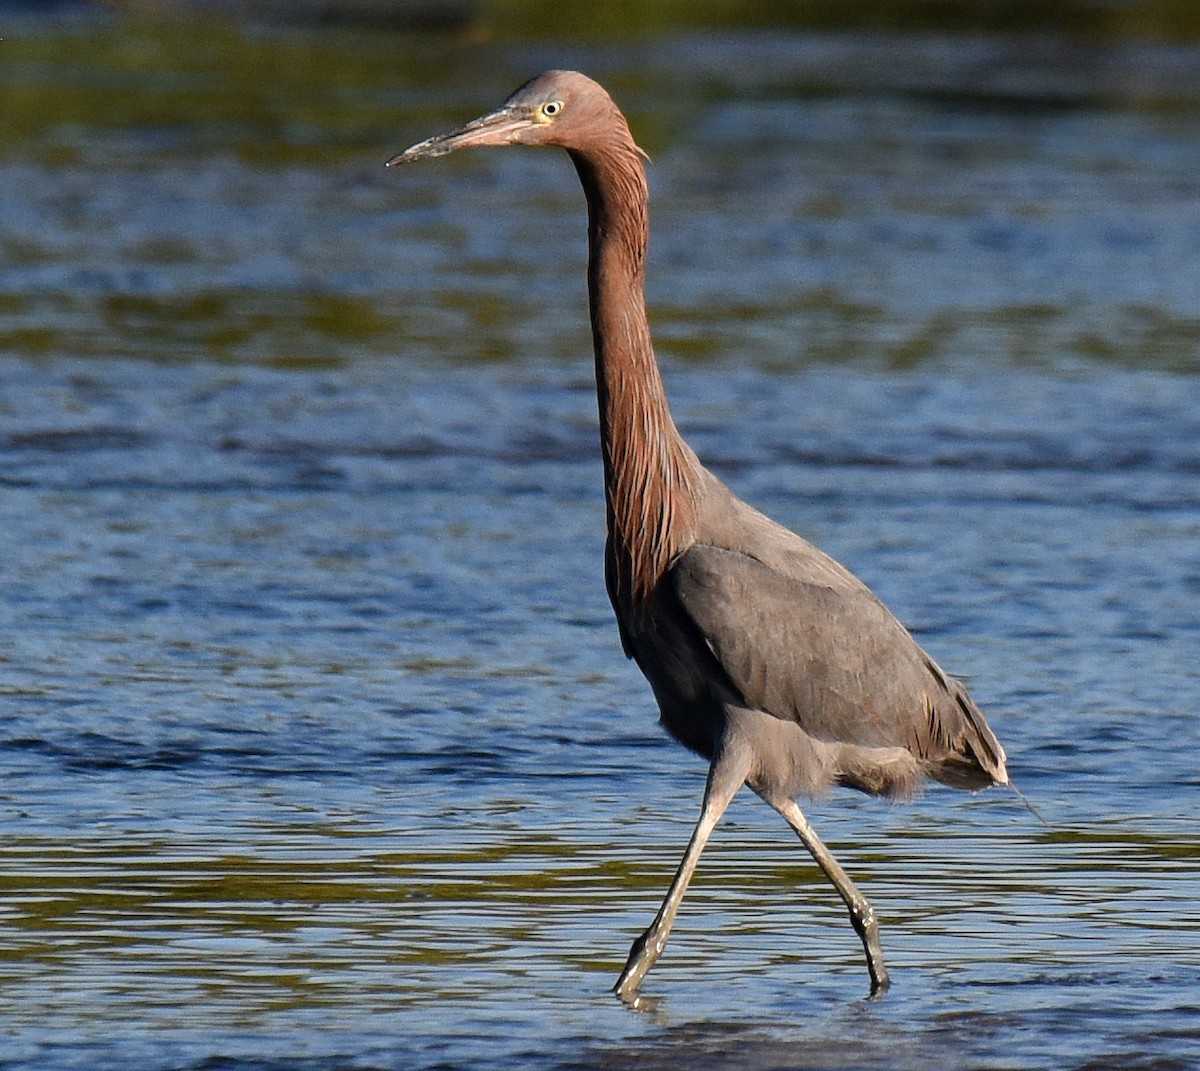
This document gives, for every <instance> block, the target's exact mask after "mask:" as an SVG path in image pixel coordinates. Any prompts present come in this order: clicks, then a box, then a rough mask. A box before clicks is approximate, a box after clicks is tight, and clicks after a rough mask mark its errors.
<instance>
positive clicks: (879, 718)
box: [670, 544, 1006, 781]
mask: <svg viewBox="0 0 1200 1071" xmlns="http://www.w3.org/2000/svg"><path fill="white" fill-rule="evenodd" d="M811 553H813V554H820V552H819V551H817V550H816V549H815V548H811ZM670 579H671V583H672V586H673V589H674V592H675V594H676V596H677V598H678V600H679V604H680V606H681V607H682V609H683V611H684V613H685V614H686V615H687V616H688V617H689V618H690V619H691V621H692V623H693V624H694V625H695V627H696V628H697V629H698V630H699V632H700V634H701V635H702V636H703V638H704V640H705V642H706V643H707V645H708V647H709V649H710V650H711V652H712V654H713V655H714V657H715V658H716V660H717V662H718V663H719V664H720V666H721V669H722V670H723V671H724V674H725V676H726V678H727V680H728V683H729V684H730V685H731V686H732V688H733V689H734V690H735V692H736V693H737V694H738V695H739V696H740V697H741V700H742V702H743V703H744V704H745V705H746V706H749V707H753V708H755V709H758V710H763V711H766V712H767V713H769V714H773V715H774V716H775V717H777V718H782V719H785V720H793V721H795V722H797V723H798V724H799V725H800V727H801V728H802V729H804V731H805V732H806V733H808V734H809V735H810V736H813V737H816V738H817V739H819V740H824V741H827V742H831V743H832V742H836V743H845V744H855V745H858V746H861V747H903V748H907V749H908V750H909V751H911V752H912V753H913V754H914V755H916V756H918V757H919V758H922V759H926V760H929V761H930V762H931V763H933V764H934V765H935V766H936V765H938V764H942V763H947V762H948V763H949V764H950V767H951V769H948V770H947V771H946V773H947V774H952V773H953V768H957V767H960V766H962V764H963V762H964V760H965V761H966V762H967V763H968V764H969V765H970V766H972V767H975V766H978V768H979V769H980V770H982V772H984V773H986V774H987V775H988V781H990V780H991V779H992V776H993V775H997V776H995V779H996V780H1000V781H1003V780H1004V779H1005V776H1006V775H1004V773H1003V770H1004V751H1003V749H1002V748H1001V747H1000V744H999V742H998V741H997V740H996V738H995V737H994V736H993V735H992V732H991V730H990V729H989V728H988V726H987V722H986V721H985V720H984V718H983V715H982V714H981V713H980V712H979V710H978V708H977V707H976V706H975V704H974V703H973V702H972V701H971V699H970V698H969V697H968V696H967V693H966V690H965V689H964V688H963V687H962V685H961V684H959V683H958V682H957V681H955V680H953V679H952V678H950V677H947V676H946V675H945V674H944V673H943V672H942V671H941V670H940V669H939V668H938V666H937V665H936V664H935V663H934V662H933V661H932V659H930V658H929V656H928V655H927V654H926V653H925V652H924V651H923V650H921V648H920V647H919V646H918V645H917V643H916V641H915V640H913V638H912V637H911V636H910V635H909V634H908V632H907V630H906V629H905V628H904V626H903V625H901V624H900V623H899V622H898V621H897V620H896V619H895V618H894V617H893V616H892V615H891V613H890V612H889V611H888V609H887V608H886V607H885V606H884V605H883V603H881V602H880V601H879V600H878V599H877V598H876V597H875V596H874V595H873V594H872V593H871V592H870V591H869V590H868V589H867V588H866V587H865V586H863V585H862V584H860V583H859V582H858V581H856V580H853V578H850V577H849V576H848V575H847V577H846V580H845V581H838V582H830V583H821V582H813V581H807V580H802V579H797V578H795V577H792V576H788V575H785V574H783V573H781V572H779V571H778V570H776V569H773V568H770V567H769V566H767V565H764V564H763V563H762V562H761V561H759V560H758V559H756V558H754V557H751V556H749V555H747V554H742V553H738V552H735V551H730V550H724V549H721V548H719V547H714V546H708V545H704V544H698V545H695V546H693V547H691V548H690V549H689V550H687V551H685V552H684V553H683V554H682V555H681V556H680V557H679V558H678V559H677V560H676V562H675V563H674V565H673V567H672V569H671V573H670ZM960 772H961V773H963V774H966V773H967V771H965V770H962V771H960ZM935 776H936V774H935Z"/></svg>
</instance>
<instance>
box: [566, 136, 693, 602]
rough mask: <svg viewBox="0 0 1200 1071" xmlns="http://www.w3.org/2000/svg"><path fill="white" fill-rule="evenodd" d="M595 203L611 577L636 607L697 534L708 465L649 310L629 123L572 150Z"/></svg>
mask: <svg viewBox="0 0 1200 1071" xmlns="http://www.w3.org/2000/svg"><path fill="white" fill-rule="evenodd" d="M571 158H572V160H573V161H574V162H575V167H576V170H577V171H578V172H579V179H580V182H581V183H582V184H583V189H584V193H585V194H586V195H587V203H588V297H589V307H590V310H591V319H592V341H593V344H594V346H595V351H596V392H597V398H598V400H599V408H600V445H601V452H602V454H603V458H604V483H605V492H606V497H607V505H608V585H609V595H610V596H611V598H612V600H613V603H614V605H615V606H616V607H617V609H618V611H620V610H622V609H625V610H636V609H637V608H638V607H639V606H640V605H642V604H643V603H644V602H645V600H646V599H647V598H648V596H649V595H650V594H651V592H652V591H653V589H654V586H655V585H656V584H657V582H658V580H659V579H660V578H661V576H662V574H663V572H664V571H665V570H666V568H667V565H668V564H669V562H670V561H671V559H672V558H673V557H674V556H675V555H676V554H677V553H678V552H679V551H680V550H681V549H683V547H684V546H686V544H687V543H688V542H689V541H690V539H691V533H692V530H693V526H694V522H695V514H696V500H697V495H698V493H699V488H700V475H701V471H702V470H701V468H700V463H699V461H698V460H697V459H696V455H695V454H694V453H693V452H692V450H691V449H690V448H689V447H688V445H687V444H686V443H685V442H684V441H683V438H682V437H681V436H680V434H679V431H678V430H677V429H676V427H675V422H674V421H673V420H672V419H671V412H670V409H669V408H668V406H667V397H666V393H665V391H664V390H663V382H662V376H661V375H660V373H659V369H658V364H657V362H656V361H655V359H654V347H653V345H652V343H651V341H650V325H649V322H648V321H647V318H646V299H645V267H646V248H647V244H648V240H649V220H648V213H647V200H648V191H647V186H646V172H645V169H644V168H643V167H642V162H641V160H640V159H639V156H638V149H637V147H636V146H635V144H634V142H633V138H632V137H631V136H630V135H629V133H628V130H624V131H622V132H620V136H617V137H614V138H613V139H612V140H611V141H608V142H605V143H604V144H602V145H599V146H597V147H594V148H590V149H587V150H578V149H577V150H572V151H571Z"/></svg>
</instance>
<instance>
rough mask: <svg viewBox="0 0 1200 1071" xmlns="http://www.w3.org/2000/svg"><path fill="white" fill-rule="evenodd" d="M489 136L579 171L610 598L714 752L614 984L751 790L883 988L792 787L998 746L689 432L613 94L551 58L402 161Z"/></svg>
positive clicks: (851, 897)
mask: <svg viewBox="0 0 1200 1071" xmlns="http://www.w3.org/2000/svg"><path fill="white" fill-rule="evenodd" d="M483 145H557V146H558V147H559V148H562V149H565V150H566V151H567V152H568V154H570V157H571V159H572V160H573V161H574V163H575V168H576V170H577V171H578V173H579V180H580V182H581V183H582V184H583V191H584V194H585V195H586V197H587V206H588V294H589V307H590V310H591V320H592V339H593V343H594V347H595V355H596V392H597V395H598V398H599V409H600V449H601V453H602V455H603V459H604V490H605V495H606V500H607V516H608V543H607V548H606V551H605V560H604V569H605V579H606V581H607V586H608V594H609V598H610V599H611V600H612V605H613V609H614V610H615V611H616V615H617V626H618V628H619V629H620V633H621V643H622V645H623V646H624V649H625V653H626V655H628V656H629V657H630V658H633V659H634V660H635V661H636V662H637V664H638V666H639V668H640V669H641V671H642V672H643V673H644V674H645V675H646V679H647V680H649V682H650V686H651V688H652V689H653V690H654V695H655V698H656V699H657V700H658V705H659V708H660V710H661V716H662V723H663V725H664V726H665V727H666V729H667V731H668V732H669V733H670V734H671V735H672V736H673V737H675V739H676V740H678V741H679V742H680V743H681V744H683V745H684V746H685V747H688V748H690V749H691V750H692V751H695V752H697V753H698V754H700V755H701V756H703V757H704V758H705V759H707V760H708V762H709V770H708V782H707V786H706V788H705V790H704V801H703V804H702V806H701V811H700V820H699V822H698V823H697V824H696V829H695V832H694V833H693V834H692V838H691V841H690V842H689V843H688V847H687V851H686V852H685V854H684V857H683V861H682V862H681V863H680V865H679V870H678V872H677V873H676V875H675V879H674V881H672V883H671V887H670V889H669V891H668V892H667V897H666V899H665V900H664V901H663V904H662V907H661V908H660V909H659V912H658V914H657V915H656V916H655V918H654V921H653V922H652V923H651V924H650V927H649V929H647V930H646V932H645V933H643V934H642V935H641V936H640V937H639V938H638V939H637V940H636V941H635V942H634V943H633V948H632V949H631V951H630V953H629V960H628V962H627V963H626V965H625V969H624V971H622V972H621V976H620V977H619V978H618V979H617V983H616V985H615V986H614V991H615V992H616V993H617V995H618V996H620V997H621V998H622V999H623V1000H625V1001H626V1002H627V1003H635V1002H636V999H637V991H638V986H639V985H640V983H641V981H642V979H643V977H645V974H646V972H647V971H648V970H649V969H650V968H651V967H652V966H653V965H654V963H655V962H656V961H657V960H658V958H659V956H661V955H662V952H663V949H664V947H665V946H666V943H667V936H668V934H669V933H670V931H671V924H672V923H673V922H674V920H675V915H676V912H677V911H678V910H679V905H680V902H681V901H682V899H683V894H684V892H685V890H686V889H687V884H688V881H689V880H690V879H691V877H692V873H693V871H694V870H695V869H696V864H697V862H698V861H699V858H700V853H701V852H702V851H703V850H704V845H705V843H706V842H707V841H708V838H709V836H710V834H711V833H712V831H713V829H714V827H715V826H716V824H717V822H718V821H720V818H721V815H722V814H723V813H724V811H725V808H726V807H727V806H728V805H729V801H730V800H731V799H732V798H733V796H734V794H735V793H736V792H737V791H738V789H739V788H740V787H741V786H742V785H743V784H746V785H749V786H750V788H751V789H753V790H754V792H756V793H757V794H758V795H759V796H760V797H761V798H762V799H763V800H764V801H765V802H766V803H768V804H769V805H770V806H771V807H773V808H774V809H775V810H776V811H778V812H779V813H780V814H781V815H782V816H783V818H784V819H785V821H787V823H788V825H790V826H791V827H792V829H794V830H795V831H796V833H797V834H798V835H799V837H800V839H801V841H803V842H804V846H805V847H806V848H807V849H808V850H809V852H810V853H811V854H812V857H813V859H815V860H816V862H817V865H818V866H820V868H821V869H822V870H823V871H824V872H825V875H826V876H827V877H828V878H829V880H830V881H831V882H832V883H833V885H834V887H835V888H836V889H837V891H838V893H839V895H840V896H841V898H842V900H843V901H845V904H846V907H847V908H848V909H849V911H850V920H851V922H852V923H853V925H854V929H855V930H856V931H857V933H858V935H859V937H860V938H861V940H862V944H863V949H864V950H865V952H866V958H867V970H868V971H869V972H870V975H871V995H872V996H875V995H877V994H878V993H880V992H882V991H883V990H884V989H886V988H887V985H888V975H887V971H886V969H885V968H884V965H883V951H882V949H881V947H880V944H879V927H878V924H877V922H876V920H875V913H874V911H873V910H872V908H871V905H870V904H869V903H868V902H867V900H866V898H865V897H864V896H863V895H862V893H860V892H859V891H858V889H857V888H856V887H855V885H854V883H853V882H852V881H851V880H850V878H849V877H848V876H847V875H846V872H845V871H844V870H843V869H842V868H841V866H839V865H838V862H837V860H835V859H834V858H833V855H832V854H831V853H830V851H829V849H828V848H826V847H825V845H824V844H823V843H822V842H821V840H820V839H819V838H818V837H817V834H816V833H815V832H814V831H813V828H812V826H810V825H809V824H808V820H807V819H806V818H805V817H804V814H803V813H802V812H801V810H800V808H799V807H798V806H797V804H796V801H795V797H796V796H798V795H808V796H812V795H816V794H819V793H821V792H822V791H823V790H825V789H826V788H828V787H829V786H831V785H845V786H848V787H850V788H856V789H859V790H861V791H863V792H867V793H870V794H871V795H879V796H889V797H893V798H897V797H898V798H903V797H907V796H911V795H912V794H913V792H914V791H916V789H917V788H918V787H919V785H920V783H921V782H922V781H923V780H924V779H925V778H933V779H934V780H936V781H941V782H942V783H943V784H947V785H950V786H952V787H954V788H963V789H972V790H974V789H980V788H986V787H988V786H989V785H1004V784H1008V773H1007V771H1006V770H1005V759H1004V749H1003V748H1002V747H1001V746H1000V742H999V741H998V740H997V739H996V737H995V736H994V735H993V733H992V731H991V729H990V728H988V724H987V722H986V721H985V720H984V718H983V715H982V714H981V713H980V711H979V708H978V707H976V705H975V704H974V703H973V702H972V701H971V699H970V697H969V696H968V695H967V692H966V690H965V689H964V688H963V686H962V685H961V684H960V683H959V682H958V681H956V680H954V679H953V678H952V677H949V676H947V675H946V674H945V673H943V672H942V671H941V669H939V668H938V666H937V664H936V663H935V662H934V661H933V659H932V658H930V657H929V655H927V654H926V653H925V652H924V651H923V650H921V648H920V647H918V646H917V643H916V641H915V640H913V638H912V636H910V635H909V634H908V632H907V631H905V629H904V626H903V625H901V624H900V623H899V622H898V621H897V620H896V619H895V618H894V617H893V616H892V615H891V614H890V613H889V612H888V610H887V608H886V607H885V606H884V605H883V604H882V603H881V602H880V601H879V599H877V598H876V597H875V596H874V595H873V594H872V593H871V591H870V590H868V588H867V587H866V586H865V585H864V584H863V583H862V582H861V581H859V580H858V579H857V578H856V577H854V576H853V575H851V574H850V573H849V572H847V571H846V570H845V569H843V568H842V566H840V565H839V564H838V563H837V562H835V561H834V560H833V559H832V558H830V557H828V556H827V555H825V554H823V553H822V552H821V551H820V550H818V549H817V548H816V547H814V546H812V544H810V543H807V542H805V540H803V539H801V538H800V537H799V536H797V535H795V534H794V533H792V532H790V531H788V530H787V529H786V528H783V527H781V526H779V525H777V524H775V523H774V522H773V521H771V520H770V519H768V518H767V517H765V516H763V514H761V513H759V512H758V511H757V510H755V509H753V508H752V507H750V506H748V505H746V504H745V503H744V502H742V501H741V500H740V499H738V498H736V497H735V496H734V495H733V494H732V492H730V491H729V489H728V488H726V487H725V485H724V484H723V483H721V481H720V480H718V479H717V478H716V477H715V476H713V475H712V473H710V472H709V471H708V470H707V469H705V468H704V467H703V466H702V465H701V464H700V462H699V460H698V459H697V457H696V455H695V454H694V453H693V452H692V450H691V448H690V447H689V446H688V445H687V443H685V442H684V441H683V438H682V437H681V436H680V434H679V432H678V430H677V429H676V427H675V423H674V421H673V420H672V419H671V413H670V410H669V409H668V407H667V399H666V395H665V393H664V392H663V384H662V378H661V377H660V375H659V370H658V365H657V363H656V361H655V359H654V349H653V347H652V345H651V342H650V328H649V325H648V323H647V320H646V303H645V297H644V282H645V267H646V246H647V241H648V237H649V227H648V222H647V207H646V206H647V189H646V173H645V170H644V168H643V167H642V160H643V158H644V157H645V154H644V153H643V152H642V151H641V149H639V148H638V147H637V145H636V144H635V143H634V140H633V137H632V135H631V134H630V132H629V126H628V124H627V123H626V121H625V117H624V116H623V115H622V114H621V112H620V110H619V109H618V108H617V106H616V105H615V104H614V103H613V101H612V99H611V98H610V97H609V95H608V93H606V92H605V91H604V89H603V88H602V87H600V86H599V85H597V84H596V83H595V82H593V81H592V80H591V79H589V78H586V77H584V76H583V75H582V74H577V73H575V72H574V71H549V72H548V73H546V74H543V75H541V76H540V77H538V78H535V79H534V80H533V81H531V82H528V83H526V84H525V85H524V86H522V87H521V88H520V89H518V90H517V91H516V92H515V93H514V94H513V95H512V96H511V97H509V99H508V100H507V101H505V102H504V104H503V105H502V106H501V107H500V108H499V109H497V110H496V111H494V112H490V113H489V114H487V115H484V116H482V117H481V118H479V119H476V120H474V121H473V122H470V123H468V124H467V125H466V126H464V127H462V128H461V129H460V130H456V131H454V132H452V133H449V134H441V135H438V136H437V137H433V138H429V139H428V140H427V141H422V142H421V143H420V144H418V145H414V146H413V147H412V148H411V149H408V150H407V151H406V152H402V153H400V155H399V156H396V157H393V158H392V159H391V160H389V161H388V164H389V166H391V165H393V164H402V163H407V162H409V161H411V160H422V159H425V158H427V157H432V156H442V155H444V154H445V153H449V152H454V151H456V150H457V149H466V148H472V147H476V146H483Z"/></svg>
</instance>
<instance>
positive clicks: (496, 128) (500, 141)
mask: <svg viewBox="0 0 1200 1071" xmlns="http://www.w3.org/2000/svg"><path fill="white" fill-rule="evenodd" d="M532 125H533V120H532V118H530V116H529V113H528V112H526V111H524V110H518V109H515V108H500V109H499V110H498V111H494V112H490V113H489V114H487V115H483V116H480V117H479V118H478V119H473V120H471V122H469V123H468V124H467V125H466V126H464V127H461V128H460V129H458V130H453V131H451V132H450V133H449V134H437V135H435V136H434V137H432V138H426V139H425V140H424V141H420V142H418V143H417V144H416V145H414V146H413V147H412V148H410V149H405V150H404V152H402V153H400V154H398V155H396V156H393V157H392V158H391V159H390V160H389V161H388V162H387V164H386V166H387V167H395V166H396V165H397V164H408V163H411V162H412V161H413V160H427V159H429V158H430V157H433V156H445V155H446V153H448V152H455V151H456V150H458V149H473V148H476V147H478V146H480V145H511V144H512V143H513V142H514V141H516V140H517V136H518V135H519V134H520V133H521V131H522V130H528V129H529V127H531V126H532Z"/></svg>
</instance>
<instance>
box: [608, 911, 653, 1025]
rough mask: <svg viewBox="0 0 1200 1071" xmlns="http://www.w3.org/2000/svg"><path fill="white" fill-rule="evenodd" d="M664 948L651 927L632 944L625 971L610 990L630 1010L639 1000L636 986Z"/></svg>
mask: <svg viewBox="0 0 1200 1071" xmlns="http://www.w3.org/2000/svg"><path fill="white" fill-rule="evenodd" d="M665 947H666V941H664V940H660V939H659V938H658V936H657V935H656V933H655V927H653V926H651V927H650V929H648V930H647V931H646V932H645V933H643V934H642V935H641V936H640V937H639V938H638V939H637V940H636V941H634V942H633V947H632V948H630V950H629V959H628V960H627V961H626V963H625V969H624V970H623V971H622V972H621V976H620V977H619V978H618V979H617V981H616V984H615V985H614V986H613V990H612V991H613V992H614V993H615V994H616V995H617V996H618V997H620V999H621V1000H623V1001H624V1002H625V1003H626V1004H628V1005H629V1006H630V1007H631V1008H636V1007H637V1006H638V1003H639V1001H640V999H641V998H640V997H639V996H638V986H640V985H641V984H642V979H643V978H645V977H646V972H647V971H649V970H650V968H651V967H653V966H654V964H655V963H656V962H658V957H659V956H661V955H662V953H663V949H664V948H665Z"/></svg>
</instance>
